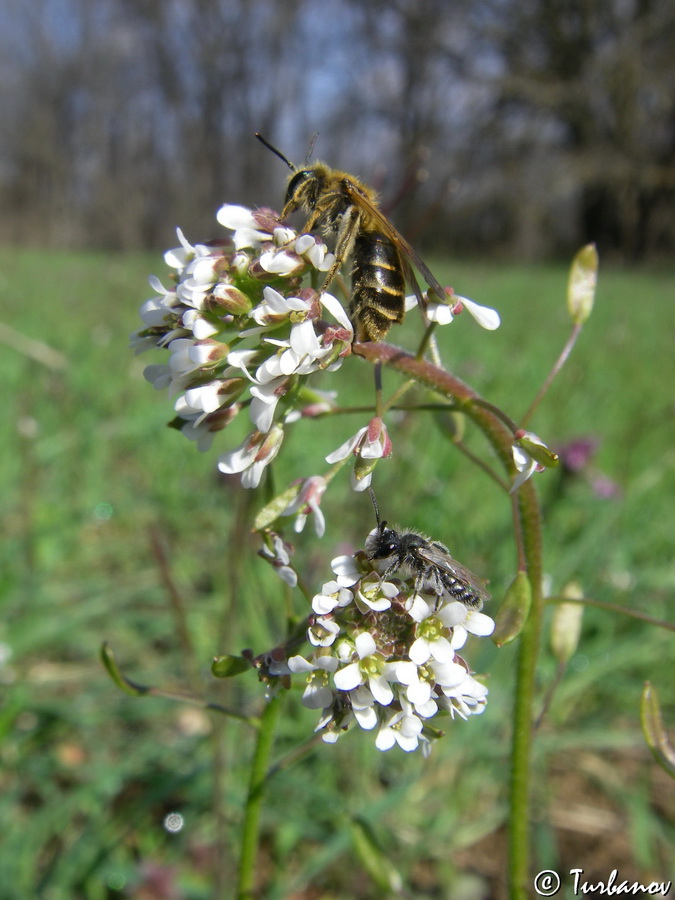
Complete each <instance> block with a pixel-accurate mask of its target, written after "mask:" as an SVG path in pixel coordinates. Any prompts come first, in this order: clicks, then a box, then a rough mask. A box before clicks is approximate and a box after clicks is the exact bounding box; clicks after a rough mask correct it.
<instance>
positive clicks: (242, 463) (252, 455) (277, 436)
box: [218, 425, 284, 488]
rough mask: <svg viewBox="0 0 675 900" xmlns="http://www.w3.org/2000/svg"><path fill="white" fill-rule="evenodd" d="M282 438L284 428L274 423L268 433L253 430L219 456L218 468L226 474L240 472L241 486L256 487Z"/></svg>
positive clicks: (278, 448) (278, 447)
mask: <svg viewBox="0 0 675 900" xmlns="http://www.w3.org/2000/svg"><path fill="white" fill-rule="evenodd" d="M283 439H284V430H283V428H282V427H281V426H280V425H275V426H274V427H273V428H272V429H271V430H270V432H269V433H268V434H262V433H261V432H259V431H253V432H252V433H251V434H249V436H248V437H247V438H246V439H245V440H244V441H243V442H242V443H241V444H240V445H239V446H238V447H236V448H235V449H234V450H231V451H230V452H229V453H224V454H223V455H222V456H221V457H220V459H219V460H218V468H219V469H220V471H221V472H225V474H226V475H232V474H234V473H236V472H242V473H243V474H242V476H241V484H242V487H245V488H256V487H258V485H259V484H260V479H261V478H262V473H263V471H264V470H265V467H266V466H268V465H269V464H270V463H271V462H272V460H273V459H274V458H275V456H276V455H277V453H278V452H279V450H280V449H281V444H282V441H283Z"/></svg>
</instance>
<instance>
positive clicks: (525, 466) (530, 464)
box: [510, 429, 558, 494]
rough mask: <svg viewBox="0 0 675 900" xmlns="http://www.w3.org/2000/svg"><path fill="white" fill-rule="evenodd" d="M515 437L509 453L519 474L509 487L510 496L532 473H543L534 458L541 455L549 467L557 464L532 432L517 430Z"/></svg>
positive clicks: (540, 463)
mask: <svg viewBox="0 0 675 900" xmlns="http://www.w3.org/2000/svg"><path fill="white" fill-rule="evenodd" d="M515 437H516V442H515V443H514V444H513V446H512V447H511V453H512V454H513V462H514V464H515V467H516V469H517V470H518V473H519V474H518V475H517V476H516V478H515V479H514V481H513V484H512V485H511V491H510V493H511V494H512V493H513V492H514V491H516V490H517V489H518V488H519V487H520V485H521V484H524V482H526V481H527V479H528V478H529V477H530V476H531V475H532V474H534V472H543V471H544V469H545V468H546V466H545V465H544V464H543V462H542V461H541V459H535V456H538V455H542V456H543V457H544V458H545V459H547V460H548V461H549V464H550V465H557V464H558V457H557V455H556V454H555V453H553V452H552V451H551V450H549V448H548V447H547V446H546V444H545V443H544V442H543V441H542V439H541V438H540V437H539V435H537V434H534V433H533V432H532V431H523V430H522V429H519V430H518V431H516V434H515ZM520 441H522V444H521V443H519V442H520ZM526 448H527V449H526ZM528 451H529V452H528Z"/></svg>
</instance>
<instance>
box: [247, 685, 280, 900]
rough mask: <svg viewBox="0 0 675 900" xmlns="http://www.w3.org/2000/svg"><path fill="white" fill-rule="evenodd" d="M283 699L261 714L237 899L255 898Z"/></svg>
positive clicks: (267, 706)
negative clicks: (268, 783) (264, 811)
mask: <svg viewBox="0 0 675 900" xmlns="http://www.w3.org/2000/svg"><path fill="white" fill-rule="evenodd" d="M280 706H281V701H280V699H279V698H278V697H272V699H271V700H269V701H268V702H267V705H266V706H265V709H264V710H263V713H262V715H261V717H260V727H259V728H258V739H257V741H256V746H255V753H254V754H253V761H252V763H251V778H250V781H249V788H248V796H247V798H246V809H245V811H244V822H243V826H242V840H241V858H240V862H239V882H238V884H237V900H252V898H253V897H254V896H255V892H254V875H255V861H256V856H257V853H258V842H259V839H260V813H261V810H262V799H263V792H264V787H265V781H266V777H267V769H268V763H269V758H270V754H271V752H272V744H273V743H274V729H275V726H276V721H277V718H278V715H279V709H280Z"/></svg>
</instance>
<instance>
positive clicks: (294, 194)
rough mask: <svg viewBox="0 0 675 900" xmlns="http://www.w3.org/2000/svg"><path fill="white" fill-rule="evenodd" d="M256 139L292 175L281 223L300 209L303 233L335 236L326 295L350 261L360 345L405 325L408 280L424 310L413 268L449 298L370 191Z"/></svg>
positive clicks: (351, 311) (323, 166)
mask: <svg viewBox="0 0 675 900" xmlns="http://www.w3.org/2000/svg"><path fill="white" fill-rule="evenodd" d="M256 137H257V138H258V140H260V141H261V142H262V143H263V144H264V145H265V146H266V147H267V148H268V149H270V150H271V151H272V152H273V153H275V154H276V155H277V156H278V157H279V158H280V159H281V160H283V162H285V163H286V165H287V166H288V167H289V168H290V170H291V171H292V172H293V174H292V175H291V179H290V181H289V183H288V188H287V190H286V199H285V203H284V208H283V210H282V212H281V217H282V219H283V218H286V216H288V215H289V214H290V213H292V212H294V211H295V210H298V209H299V210H302V211H303V212H305V213H307V214H308V216H309V217H308V219H307V221H306V223H305V226H304V228H303V232H311V231H312V230H313V229H314V228H317V227H318V228H321V230H322V231H323V233H324V234H325V235H326V236H334V237H335V263H334V264H333V265H332V266H331V268H330V270H329V271H328V274H327V275H326V279H325V281H324V283H323V287H322V288H321V292H322V293H323V292H325V291H327V290H328V287H329V285H330V284H331V282H332V281H333V279H334V278H335V276H336V275H337V273H338V271H339V269H340V268H341V266H342V265H343V263H344V262H345V260H346V259H347V257H348V256H351V257H352V272H351V276H352V286H351V292H352V295H351V302H350V306H349V314H350V316H351V319H352V322H353V324H354V330H355V336H356V340H357V341H381V340H383V339H384V337H385V336H386V334H387V332H388V331H389V329H390V327H391V326H392V325H393V324H394V323H400V322H402V321H403V315H404V312H405V285H406V281H407V282H408V283H409V284H410V285H411V286H412V288H413V290H414V292H415V296H416V297H417V301H418V303H419V304H420V307H421V308H423V306H424V305H423V300H422V293H421V291H420V288H419V285H418V284H417V281H416V279H415V276H414V274H413V270H412V266H413V265H414V266H415V268H416V269H417V270H418V271H419V272H420V273H421V275H422V276H423V278H424V280H425V281H426V283H427V284H428V286H429V287H430V288H432V289H433V291H434V293H435V294H437V295H438V297H439V298H442V297H444V296H445V291H444V289H443V288H442V287H441V285H440V284H439V283H438V281H437V280H436V279H435V278H434V276H433V275H432V274H431V272H430V271H429V269H428V268H427V267H426V266H425V264H424V263H423V262H422V260H421V259H420V258H419V256H418V255H417V254H416V253H415V251H414V250H413V248H412V247H411V246H410V244H409V243H408V242H407V241H406V240H405V238H403V237H402V236H401V235H400V234H399V233H398V231H397V230H396V229H395V228H394V226H393V225H392V224H391V222H390V221H389V220H388V219H387V218H386V216H384V215H383V213H382V211H381V210H380V208H379V207H378V204H377V195H376V193H375V191H374V190H373V189H372V188H370V187H368V186H367V185H365V184H364V183H363V182H362V181H360V180H359V179H358V178H356V177H355V176H354V175H349V174H348V173H347V172H340V171H338V170H337V169H331V168H330V166H327V165H326V164H325V163H322V162H315V163H312V164H311V165H310V164H309V156H308V159H307V161H306V162H305V166H304V168H302V169H301V168H299V167H298V166H294V165H293V163H291V162H289V161H288V159H286V157H285V156H284V155H283V154H282V153H280V152H279V151H278V150H277V149H276V147H273V146H272V145H271V144H270V143H268V142H267V141H266V140H265V138H263V137H262V136H261V135H260V134H256ZM310 154H311V148H310Z"/></svg>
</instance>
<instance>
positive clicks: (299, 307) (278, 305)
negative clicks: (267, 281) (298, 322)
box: [251, 286, 310, 325]
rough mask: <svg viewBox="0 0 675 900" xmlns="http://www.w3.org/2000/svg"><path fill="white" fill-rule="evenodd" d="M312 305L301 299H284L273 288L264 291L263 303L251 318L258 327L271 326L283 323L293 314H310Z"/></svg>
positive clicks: (252, 313) (253, 312)
mask: <svg viewBox="0 0 675 900" xmlns="http://www.w3.org/2000/svg"><path fill="white" fill-rule="evenodd" d="M309 309H310V304H309V303H307V301H306V300H301V299H300V298H299V297H284V296H283V294H280V293H279V291H275V290H274V288H272V287H269V286H268V287H266V288H265V289H264V290H263V302H262V303H260V304H259V305H258V306H256V307H255V309H254V310H252V312H251V316H252V317H253V318H254V319H255V321H256V322H257V323H258V325H270V324H273V323H275V322H283V321H285V320H286V319H288V317H289V316H290V315H291V313H293V312H296V313H297V312H309Z"/></svg>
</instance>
